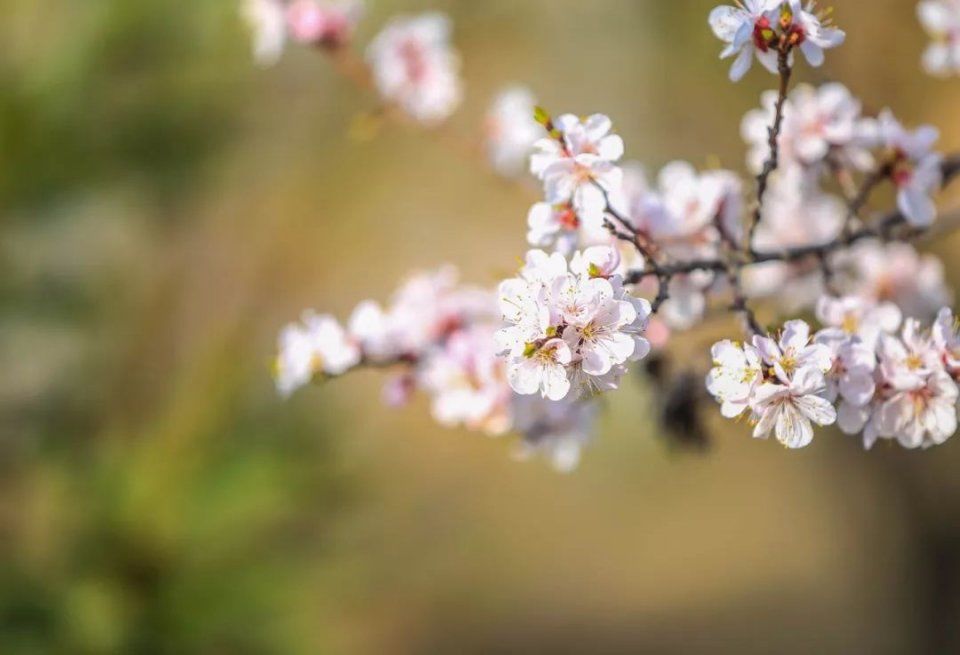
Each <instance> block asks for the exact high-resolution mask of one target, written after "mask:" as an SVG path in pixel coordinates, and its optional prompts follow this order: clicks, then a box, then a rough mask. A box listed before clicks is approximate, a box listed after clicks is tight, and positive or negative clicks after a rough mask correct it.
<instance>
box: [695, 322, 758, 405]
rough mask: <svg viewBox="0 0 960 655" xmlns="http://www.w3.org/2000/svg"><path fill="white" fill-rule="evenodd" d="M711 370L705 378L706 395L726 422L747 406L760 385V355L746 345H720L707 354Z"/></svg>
mask: <svg viewBox="0 0 960 655" xmlns="http://www.w3.org/2000/svg"><path fill="white" fill-rule="evenodd" d="M710 353H711V354H712V355H713V368H712V369H710V373H708V374H707V391H709V392H710V395H712V396H713V397H714V398H716V399H717V402H719V403H720V405H721V407H720V413H721V414H723V416H724V417H726V418H736V417H737V416H740V415H741V414H742V413H743V411H744V410H745V409H747V407H749V405H750V399H751V398H752V397H753V392H754V391H755V390H756V388H757V386H758V385H759V384H760V383H761V382H763V369H762V368H761V365H760V353H758V352H757V350H756V348H754V347H753V346H751V345H749V344H745V345H742V346H741V345H740V344H735V343H733V342H732V341H720V342H719V343H716V344H714V345H713V348H712V349H711V350H710Z"/></svg>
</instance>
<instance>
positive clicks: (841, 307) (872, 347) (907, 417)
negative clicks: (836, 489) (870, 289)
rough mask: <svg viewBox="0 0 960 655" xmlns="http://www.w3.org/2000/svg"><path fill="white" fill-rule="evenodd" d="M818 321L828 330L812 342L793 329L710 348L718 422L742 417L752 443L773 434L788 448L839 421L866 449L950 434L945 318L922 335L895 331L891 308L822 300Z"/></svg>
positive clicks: (710, 383)
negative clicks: (880, 442) (774, 336)
mask: <svg viewBox="0 0 960 655" xmlns="http://www.w3.org/2000/svg"><path fill="white" fill-rule="evenodd" d="M817 313H818V316H819V317H820V318H821V320H823V321H824V323H825V324H826V325H827V327H825V328H824V329H822V330H821V331H820V332H818V333H817V334H816V335H813V337H812V339H811V337H810V330H809V327H808V326H807V325H806V324H805V323H802V322H801V321H791V322H789V323H787V324H786V325H785V326H784V329H783V332H782V335H781V336H780V338H779V340H777V341H774V340H773V339H769V338H766V337H754V339H753V344H752V345H738V344H734V343H731V342H729V341H724V342H720V343H718V344H716V345H715V346H714V349H713V357H714V368H713V370H712V371H711V372H710V374H709V375H708V376H707V390H708V391H709V392H710V393H711V394H712V395H713V396H714V397H715V398H716V399H717V401H718V402H719V403H720V404H721V410H722V413H723V415H724V416H725V417H728V418H733V417H737V416H740V415H741V414H742V413H743V412H746V411H747V410H749V411H750V416H751V420H752V421H753V423H754V425H755V428H754V436H757V437H763V436H766V435H767V434H768V433H769V432H771V431H773V432H774V433H775V434H776V436H777V438H778V439H779V440H780V441H781V442H782V443H783V444H784V445H786V446H788V447H790V448H800V447H803V446H806V445H808V444H809V443H810V442H811V440H812V438H813V424H817V425H830V424H832V423H834V422H836V423H837V424H838V426H839V428H840V429H841V430H842V431H843V432H845V433H847V434H862V437H863V443H864V446H865V447H866V448H870V447H871V446H872V445H873V444H874V443H875V442H876V441H877V440H878V439H892V440H896V441H897V442H898V443H900V444H901V445H902V446H903V447H905V448H921V447H923V448H927V447H930V446H933V445H938V444H942V443H943V442H944V441H946V440H947V439H949V438H950V437H951V436H952V435H953V434H954V433H955V432H956V429H957V407H956V405H957V400H958V397H960V391H958V387H957V382H956V381H957V379H958V377H960V367H958V364H960V360H958V358H957V355H958V354H960V334H958V329H957V323H956V320H955V318H954V316H953V313H952V312H951V311H950V310H949V309H944V310H942V311H941V312H940V315H939V317H938V319H937V321H936V323H935V324H934V325H933V327H932V328H931V329H929V330H923V329H921V326H920V323H919V322H918V321H916V320H915V319H907V320H906V321H904V322H903V328H902V330H900V331H899V332H898V330H899V328H900V323H901V317H900V312H899V311H898V310H897V308H896V307H894V306H892V305H890V304H871V303H869V302H865V301H864V300H863V299H861V298H848V297H840V298H824V299H823V300H822V301H821V303H820V306H819V307H818V312H817Z"/></svg>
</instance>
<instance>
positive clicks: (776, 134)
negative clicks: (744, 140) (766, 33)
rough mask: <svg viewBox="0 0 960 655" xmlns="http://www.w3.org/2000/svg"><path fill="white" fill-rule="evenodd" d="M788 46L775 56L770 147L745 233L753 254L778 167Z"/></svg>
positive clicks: (788, 74) (789, 72) (788, 70)
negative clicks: (777, 75) (777, 77)
mask: <svg viewBox="0 0 960 655" xmlns="http://www.w3.org/2000/svg"><path fill="white" fill-rule="evenodd" d="M790 50H791V46H790V45H782V46H781V47H780V49H779V52H778V54H777V70H778V71H779V73H780V90H779V95H778V96H777V103H776V108H775V111H774V118H773V124H772V125H771V126H770V128H769V130H768V131H767V136H768V145H769V146H770V155H769V156H768V157H767V160H766V161H765V162H764V164H763V169H762V170H761V171H760V174H759V175H757V202H756V207H755V208H754V210H753V220H752V221H751V222H750V227H749V229H748V231H747V243H746V250H747V251H749V252H753V239H754V236H755V235H756V232H757V228H758V227H759V226H760V221H761V220H762V219H763V198H764V196H765V195H766V193H767V187H768V186H769V184H770V176H771V175H773V173H774V172H775V171H776V170H777V168H778V167H779V166H780V131H781V130H782V129H783V114H784V107H786V104H787V94H788V92H789V90H790V77H791V76H792V73H793V71H792V69H791V68H790Z"/></svg>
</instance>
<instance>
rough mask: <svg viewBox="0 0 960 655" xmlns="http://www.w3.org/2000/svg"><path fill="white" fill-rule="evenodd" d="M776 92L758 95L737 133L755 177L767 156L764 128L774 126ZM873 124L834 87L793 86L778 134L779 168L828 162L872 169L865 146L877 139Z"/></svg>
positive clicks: (847, 94)
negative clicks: (746, 146)
mask: <svg viewBox="0 0 960 655" xmlns="http://www.w3.org/2000/svg"><path fill="white" fill-rule="evenodd" d="M777 96H778V94H777V92H776V91H767V92H765V93H763V95H762V96H761V100H760V103H761V108H760V109H754V110H751V111H750V112H748V113H747V114H746V115H745V116H744V118H743V122H742V123H741V127H740V133H741V135H742V136H743V139H744V141H746V142H747V144H749V145H750V154H749V155H748V157H747V162H748V164H749V166H750V170H751V171H752V172H754V173H759V172H760V170H761V169H762V168H763V164H764V162H765V161H766V160H767V158H768V157H769V156H770V145H769V136H768V134H767V130H768V128H769V126H770V124H771V123H772V122H773V117H774V111H775V105H776V102H777ZM875 131H876V130H875V129H874V125H873V122H872V121H869V120H866V119H864V118H863V117H862V115H861V104H860V102H859V101H858V100H857V99H856V98H854V97H853V95H852V94H851V93H850V91H849V90H848V89H847V88H846V87H845V86H843V85H842V84H839V83H830V84H824V85H823V86H821V87H819V88H815V87H812V86H810V85H807V84H801V85H800V86H798V87H796V88H795V89H794V90H793V91H792V92H791V93H790V95H789V96H788V97H787V102H786V104H785V105H784V119H783V128H782V130H781V133H780V139H779V146H780V157H781V160H782V163H783V165H784V166H791V165H794V164H799V165H802V166H808V167H809V166H816V165H819V164H822V163H823V162H825V161H827V159H828V158H830V159H832V161H833V162H835V163H841V164H845V165H848V166H852V167H854V168H855V169H859V170H868V169H870V168H872V167H873V165H874V158H873V157H872V156H871V154H870V148H871V147H872V146H873V144H874V141H875V139H876V134H875Z"/></svg>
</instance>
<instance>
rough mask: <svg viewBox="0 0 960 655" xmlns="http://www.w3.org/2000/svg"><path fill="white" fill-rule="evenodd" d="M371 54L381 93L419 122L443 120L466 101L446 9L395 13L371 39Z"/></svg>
mask: <svg viewBox="0 0 960 655" xmlns="http://www.w3.org/2000/svg"><path fill="white" fill-rule="evenodd" d="M367 59H368V60H369V61H370V65H371V67H372V69H373V78H374V82H375V83H376V85H377V89H378V90H379V91H380V95H382V96H383V97H384V99H385V100H387V101H389V102H392V103H396V104H397V105H399V106H400V107H401V108H402V109H403V110H404V111H406V112H407V113H408V114H410V116H412V117H413V118H415V119H417V120H419V121H422V122H424V123H428V124H433V123H437V122H439V121H442V120H443V119H445V118H447V117H448V116H449V115H450V114H452V113H453V111H454V110H455V109H456V108H457V107H458V106H459V105H460V100H461V98H462V95H463V92H462V89H461V84H460V77H459V75H460V58H459V57H458V56H457V54H456V53H455V52H454V51H453V49H452V48H451V47H450V21H449V19H448V18H447V17H446V16H444V15H443V14H439V13H428V14H423V15H421V16H416V17H399V18H394V19H393V20H392V21H390V23H389V24H388V25H387V26H386V27H385V28H384V29H383V31H382V32H380V34H378V35H377V36H376V38H374V40H373V41H372V42H371V43H370V46H369V47H368V48H367Z"/></svg>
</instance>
